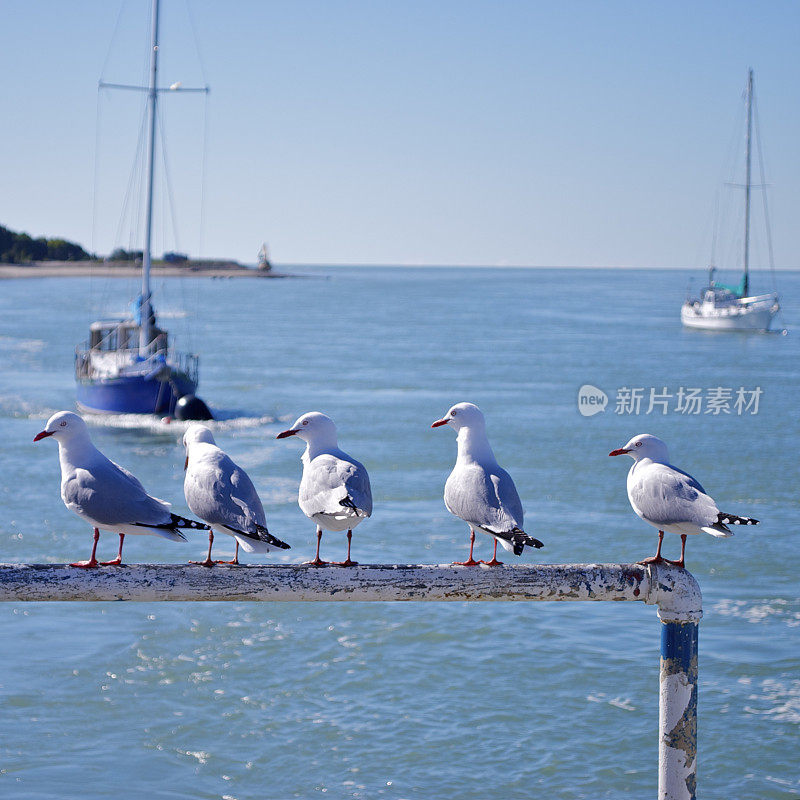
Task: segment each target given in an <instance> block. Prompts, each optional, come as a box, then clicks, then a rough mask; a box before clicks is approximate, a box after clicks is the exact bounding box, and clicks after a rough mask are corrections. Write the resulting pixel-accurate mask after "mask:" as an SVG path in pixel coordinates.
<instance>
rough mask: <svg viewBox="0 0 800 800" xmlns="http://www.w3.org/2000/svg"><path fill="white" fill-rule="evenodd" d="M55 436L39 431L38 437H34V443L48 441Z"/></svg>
mask: <svg viewBox="0 0 800 800" xmlns="http://www.w3.org/2000/svg"><path fill="white" fill-rule="evenodd" d="M52 435H53V434H52V433H50V432H49V431H39V433H37V434H36V436H34V437H33V441H34V442H38V441H39V439H46V438H47V437H48V436H52Z"/></svg>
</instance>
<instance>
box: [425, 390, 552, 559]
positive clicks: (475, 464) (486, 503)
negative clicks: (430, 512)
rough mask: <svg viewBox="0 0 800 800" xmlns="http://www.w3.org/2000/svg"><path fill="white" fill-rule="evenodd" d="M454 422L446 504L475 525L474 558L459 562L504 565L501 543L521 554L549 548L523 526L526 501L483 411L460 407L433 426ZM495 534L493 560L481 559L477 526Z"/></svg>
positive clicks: (471, 535) (466, 405)
mask: <svg viewBox="0 0 800 800" xmlns="http://www.w3.org/2000/svg"><path fill="white" fill-rule="evenodd" d="M441 425H449V426H450V427H451V428H455V430H456V431H458V438H457V439H456V441H457V443H458V458H457V459H456V465H455V467H453V471H452V472H451V473H450V477H449V478H448V479H447V483H445V485H444V504H445V507H446V508H447V510H448V511H449V512H450V513H451V514H453V515H454V516H456V517H459V518H460V519H463V520H464V522H466V523H468V525H469V558H468V559H467V560H466V561H454V562H453V563H454V564H456V565H458V566H464V567H474V566H475V565H477V564H481V563H485V564H487V565H488V566H492V567H493V566H496V565H498V564H502V562H501V561H498V560H497V543H498V542H500V544H501V545H502V546H503V547H504V548H505V549H506V550H509V551H512V550H513V552H514V555H517V556H518V555H521V554H522V551H523V549H524V548H525V545H528V546H529V547H544V545H543V544H542V543H541V542H540V541H539V540H538V539H534V538H533V537H532V536H528V534H527V533H525V531H524V530H523V529H522V520H523V511H522V502H521V501H520V499H519V494H517V487H516V486H514V481H513V480H511V476H510V475H509V474H508V473H507V472H506V471H505V470H504V469H503V468H502V467H501V466H500V465H499V464H498V463H497V459H496V458H495V457H494V453H493V452H492V447H491V445H490V444H489V439H488V437H487V436H486V420H485V419H484V417H483V412H482V411H481V410H480V409H479V408H478V406H476V405H473V404H472V403H458V404H457V405H454V406H453V407H452V408H451V409H450V410H449V411H448V412H447V414H446V415H445V416H444V417H442V419H437V420H436V422H434V423H433V424H432V425H431V428H438V427H440V426H441ZM476 528H477V529H478V530H479V531H483V532H484V533H488V534H489V535H490V536H493V537H494V554H493V556H492V560H491V561H486V562H482V561H475V560H474V559H473V558H472V548H473V547H474V546H475V529H476Z"/></svg>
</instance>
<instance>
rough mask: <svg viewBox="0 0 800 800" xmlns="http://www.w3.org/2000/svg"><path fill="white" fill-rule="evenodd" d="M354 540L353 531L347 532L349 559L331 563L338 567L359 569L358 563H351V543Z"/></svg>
mask: <svg viewBox="0 0 800 800" xmlns="http://www.w3.org/2000/svg"><path fill="white" fill-rule="evenodd" d="M352 538H353V531H352V530H350V531H347V559H346V560H345V561H333V562H331V563H333V564H335V565H336V566H337V567H357V566H358V561H351V560H350V541H351V540H352Z"/></svg>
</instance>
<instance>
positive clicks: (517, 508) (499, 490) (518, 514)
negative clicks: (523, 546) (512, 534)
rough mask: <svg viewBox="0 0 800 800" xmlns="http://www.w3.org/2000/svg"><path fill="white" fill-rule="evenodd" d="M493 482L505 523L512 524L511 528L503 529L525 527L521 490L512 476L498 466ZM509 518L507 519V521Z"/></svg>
mask: <svg viewBox="0 0 800 800" xmlns="http://www.w3.org/2000/svg"><path fill="white" fill-rule="evenodd" d="M492 483H493V484H494V487H495V492H496V494H497V499H498V501H499V503H500V511H501V512H502V520H500V521H501V522H503V524H504V525H507V524H510V525H511V527H510V528H503V529H502V530H505V531H509V530H513V529H514V528H519V529H520V530H522V529H523V521H524V519H525V512H524V511H523V510H522V500H520V499H519V492H517V487H516V486H515V485H514V481H513V480H512V479H511V476H510V475H509V474H508V473H507V472H506V471H505V470H504V469H503V468H502V467H497V468H496V470H495V474H493V475H492ZM506 520H507V521H506Z"/></svg>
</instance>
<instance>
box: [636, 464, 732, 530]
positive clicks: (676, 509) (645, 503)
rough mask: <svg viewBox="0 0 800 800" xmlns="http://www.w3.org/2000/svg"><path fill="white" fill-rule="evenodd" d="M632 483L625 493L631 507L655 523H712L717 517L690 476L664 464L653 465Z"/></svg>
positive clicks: (710, 500)
mask: <svg viewBox="0 0 800 800" xmlns="http://www.w3.org/2000/svg"><path fill="white" fill-rule="evenodd" d="M634 477H635V480H633V481H632V482H631V486H630V489H629V490H628V496H629V498H630V501H631V504H632V505H633V507H634V509H636V510H638V512H639V513H640V514H641V515H642V516H643V517H644V518H645V519H647V520H649V521H650V522H653V523H656V524H657V525H675V524H680V523H681V522H691V523H694V524H695V525H697V526H698V527H703V526H705V525H713V524H714V523H715V522H716V521H717V517H718V516H719V509H718V508H717V505H716V503H715V502H714V501H713V500H712V499H711V498H710V497H709V496H708V495H707V494H706V493H705V491H704V490H703V487H702V486H701V485H700V484H699V483H698V482H697V481H696V480H695V479H694V478H693V477H692V476H691V475H688V474H687V473H685V472H682V471H681V470H678V469H675V468H674V467H671V466H668V465H666V464H653V465H651V466H650V467H649V468H648V469H646V470H644V471H643V472H642V474H641V476H639V477H638V479H636V475H635V473H634Z"/></svg>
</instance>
